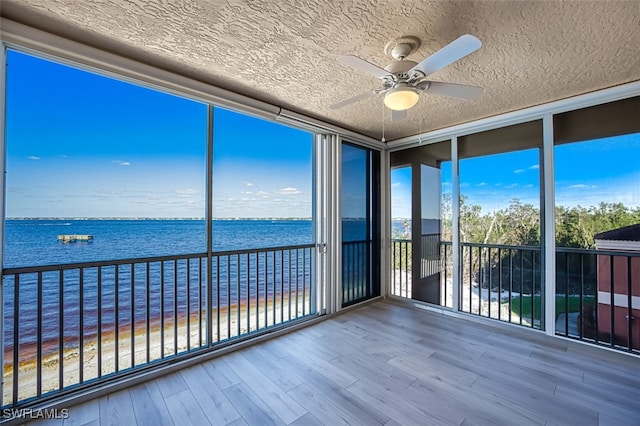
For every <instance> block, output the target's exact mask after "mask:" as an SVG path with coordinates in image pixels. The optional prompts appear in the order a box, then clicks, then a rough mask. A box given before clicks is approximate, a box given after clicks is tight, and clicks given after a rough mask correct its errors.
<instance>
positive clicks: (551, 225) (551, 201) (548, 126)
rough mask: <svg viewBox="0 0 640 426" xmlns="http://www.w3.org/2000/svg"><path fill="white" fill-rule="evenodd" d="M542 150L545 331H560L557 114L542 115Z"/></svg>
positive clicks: (554, 332)
mask: <svg viewBox="0 0 640 426" xmlns="http://www.w3.org/2000/svg"><path fill="white" fill-rule="evenodd" d="M542 140H543V145H542V150H543V160H544V161H543V164H542V167H543V168H544V181H543V185H544V234H543V238H544V240H543V241H544V317H543V320H544V324H541V326H542V327H544V330H545V333H546V334H548V335H550V336H554V335H555V334H556V322H555V317H556V218H555V211H556V204H555V202H556V201H555V182H554V172H553V166H554V163H553V116H552V115H551V114H545V115H544V116H543V118H542Z"/></svg>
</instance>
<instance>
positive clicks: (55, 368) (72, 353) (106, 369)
mask: <svg viewBox="0 0 640 426" xmlns="http://www.w3.org/2000/svg"><path fill="white" fill-rule="evenodd" d="M290 295H291V297H290V298H289V297H285V298H284V306H281V305H280V299H279V298H278V299H276V300H275V301H273V300H268V301H267V303H266V306H265V303H264V301H261V303H259V304H258V306H257V307H256V303H255V301H254V302H253V303H249V304H247V303H246V302H243V303H240V304H239V305H238V304H234V305H232V306H231V307H230V308H227V307H221V309H220V310H219V311H218V310H216V309H213V310H212V319H213V330H212V334H213V341H214V342H215V343H214V345H215V344H216V343H218V342H221V341H225V340H228V339H233V338H236V337H240V336H242V335H246V334H248V333H251V332H255V331H258V330H261V329H264V328H267V327H270V326H273V325H277V324H280V323H281V322H286V321H289V320H292V319H296V318H300V317H302V311H303V307H304V309H305V314H306V315H308V314H309V311H310V306H311V304H310V302H311V300H310V297H309V296H310V295H309V292H306V294H305V298H304V299H303V298H302V297H301V294H300V296H299V298H298V305H297V306H296V304H295V299H296V297H295V296H296V293H294V292H292V293H290ZM289 300H290V301H291V305H289ZM289 306H291V316H290V317H289V312H288V309H287V308H288V307H289ZM283 307H284V310H283V309H282V308H283ZM238 311H239V319H240V323H239V324H238ZM274 311H275V319H276V321H275V322H274V321H273V319H274V314H273V312H274ZM265 312H266V316H267V323H266V325H265V324H264V320H265ZM205 313H206V312H204V311H203V312H202V319H203V321H202V324H200V326H199V324H198V320H197V319H198V312H197V311H196V312H194V313H192V314H191V321H190V325H189V329H187V315H179V316H178V321H177V337H178V339H177V341H174V337H175V333H176V332H175V331H174V324H173V321H170V322H165V324H164V326H165V329H164V333H163V331H162V330H161V328H160V319H159V318H158V322H157V324H154V325H153V326H152V325H151V324H150V326H149V335H147V333H146V322H144V323H143V326H142V327H139V326H137V325H136V327H135V333H134V336H135V337H134V359H135V361H134V364H133V366H132V365H131V359H132V355H131V330H130V328H129V327H127V330H121V331H119V333H118V368H117V369H116V355H115V348H116V341H115V330H110V331H104V332H103V333H102V339H101V349H102V354H101V358H102V359H101V363H102V368H101V370H102V371H101V372H100V373H101V374H100V375H99V374H98V372H99V371H98V369H99V366H98V339H97V337H96V338H93V339H91V340H85V341H84V342H83V343H84V345H83V348H82V352H83V365H82V372H83V382H86V381H89V380H92V379H96V378H98V377H99V376H106V375H110V374H113V373H117V372H118V371H123V370H127V369H130V368H132V367H133V368H135V367H136V366H141V365H146V364H148V363H152V362H154V361H158V360H162V359H164V358H166V357H169V356H173V355H179V354H181V353H184V352H187V351H189V350H194V349H197V348H200V347H206V329H205V327H206V320H205V318H206V317H205ZM218 313H219V314H220V322H217V321H216V320H217V317H218ZM256 313H258V316H257V318H256ZM227 317H228V318H229V321H228V320H227ZM280 318H282V319H283V321H280ZM171 319H172V320H173V318H171ZM238 328H239V330H240V333H238ZM218 330H220V333H219V335H218ZM229 331H230V333H229ZM199 332H200V337H201V339H202V345H200V340H199V338H198V337H199V334H198V333H199ZM163 335H164V339H163ZM187 336H189V337H190V338H189V340H190V342H189V343H190V346H189V347H187ZM163 340H164V345H163V346H164V357H163V356H162V343H163ZM147 342H148V348H149V349H148V352H149V359H147ZM174 348H175V349H177V351H174ZM80 350H81V348H80V347H79V346H78V345H76V346H74V347H68V348H65V349H64V352H63V356H62V363H63V364H62V365H63V384H62V386H60V383H59V381H60V380H59V376H60V369H59V363H60V354H59V351H58V350H57V345H56V350H55V352H54V353H51V354H49V355H46V356H43V359H42V362H41V363H40V364H41V375H42V376H41V380H42V394H45V393H48V392H52V391H57V390H59V389H61V388H65V387H68V386H71V385H74V384H78V383H80V365H79V358H80ZM21 352H22V351H21ZM12 355H13V353H12V352H8V351H5V362H6V360H7V359H9V360H11V359H12V358H11V357H12ZM20 358H21V359H20V360H19V364H18V380H19V389H18V401H21V400H24V399H27V398H30V397H33V396H36V395H37V389H36V386H37V373H38V360H37V359H36V358H37V353H34V354H33V356H31V357H30V358H27V359H22V356H21V357H20ZM13 374H14V370H13V366H12V365H10V364H9V365H7V364H5V366H4V374H3V381H4V384H3V395H2V397H3V400H2V401H3V403H2V405H6V404H8V403H9V402H10V401H12V400H13ZM9 405H10V403H9Z"/></svg>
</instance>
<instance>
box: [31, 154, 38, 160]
mask: <svg viewBox="0 0 640 426" xmlns="http://www.w3.org/2000/svg"><path fill="white" fill-rule="evenodd" d="M39 159H40V157H36V156H35V155H30V156H29V160H39Z"/></svg>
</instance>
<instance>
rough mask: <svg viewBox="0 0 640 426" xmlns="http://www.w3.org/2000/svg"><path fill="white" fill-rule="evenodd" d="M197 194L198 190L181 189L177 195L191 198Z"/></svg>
mask: <svg viewBox="0 0 640 426" xmlns="http://www.w3.org/2000/svg"><path fill="white" fill-rule="evenodd" d="M197 193H198V190H197V189H192V188H186V189H179V190H177V191H176V194H178V195H179V196H181V197H191V196H192V195H196V194H197Z"/></svg>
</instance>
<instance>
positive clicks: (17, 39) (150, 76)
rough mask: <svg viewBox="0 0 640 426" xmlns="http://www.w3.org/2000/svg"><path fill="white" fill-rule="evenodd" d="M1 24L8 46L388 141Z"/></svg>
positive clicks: (313, 126)
mask: <svg viewBox="0 0 640 426" xmlns="http://www.w3.org/2000/svg"><path fill="white" fill-rule="evenodd" d="M0 29H1V31H0V40H2V42H3V43H4V44H5V45H6V46H8V47H11V48H14V49H16V50H19V51H23V52H26V53H32V54H36V55H38V56H41V57H46V58H49V59H52V60H54V61H56V62H62V63H66V64H68V65H72V66H75V67H80V68H84V69H87V70H89V71H93V72H96V73H99V74H103V75H108V76H111V77H114V78H117V79H120V80H124V81H128V82H131V83H134V84H141V85H143V86H146V87H150V88H153V89H156V90H161V91H164V92H168V93H171V94H174V95H177V96H181V97H188V98H191V99H194V100H199V101H202V102H208V103H212V104H214V105H217V106H221V107H224V108H228V109H232V110H235V111H239V112H243V113H247V114H250V115H253V116H257V117H261V118H266V119H268V120H279V121H283V122H285V123H287V124H290V125H294V126H299V127H304V128H306V129H308V130H311V131H316V132H327V131H329V132H332V133H336V134H339V135H342V136H345V137H347V138H348V139H349V140H353V141H354V142H356V143H360V144H364V145H367V146H369V147H376V148H377V149H384V148H385V147H386V146H385V145H384V144H383V143H382V142H380V141H378V140H377V139H373V138H370V137H368V136H364V135H361V134H359V133H356V132H353V131H350V130H347V129H343V128H341V127H338V126H335V125H332V124H328V123H325V122H323V121H321V120H317V119H315V118H313V117H308V116H305V115H303V114H298V113H295V112H293V111H287V110H284V109H282V108H281V107H280V106H277V105H272V104H269V103H266V102H262V101H259V100H256V99H253V98H250V97H248V96H244V95H241V94H238V93H235V92H232V91H229V90H225V89H222V88H220V87H216V86H212V85H210V84H206V83H203V82H201V81H198V80H194V79H191V78H189V77H185V76H182V75H179V74H176V73H173V72H169V71H166V70H163V69H160V68H157V67H154V66H151V65H147V64H143V63H141V62H138V61H135V60H133V59H129V58H124V57H122V56H119V55H116V54H113V53H110V52H107V51H104V50H101V49H97V48H94V47H91V46H87V45H84V44H82V43H78V42H76V41H73V40H69V39H66V38H63V37H60V36H56V35H54V34H50V33H47V32H45V31H42V30H39V29H36V28H33V27H29V26H27V25H24V24H20V23H18V22H15V21H11V20H9V19H6V18H2V19H1V21H0Z"/></svg>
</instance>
